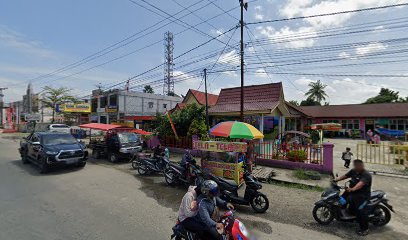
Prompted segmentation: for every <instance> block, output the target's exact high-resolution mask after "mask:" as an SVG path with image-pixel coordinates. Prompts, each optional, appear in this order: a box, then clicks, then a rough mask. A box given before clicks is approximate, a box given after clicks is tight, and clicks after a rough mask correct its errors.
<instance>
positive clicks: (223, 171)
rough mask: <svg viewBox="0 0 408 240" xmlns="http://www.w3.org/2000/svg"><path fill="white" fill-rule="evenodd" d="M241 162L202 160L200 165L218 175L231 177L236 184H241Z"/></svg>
mask: <svg viewBox="0 0 408 240" xmlns="http://www.w3.org/2000/svg"><path fill="white" fill-rule="evenodd" d="M242 165H243V163H242V162H241V163H224V162H213V161H202V162H201V167H202V168H203V169H206V170H209V171H210V172H211V173H212V174H214V175H215V176H218V177H223V178H228V179H233V180H234V181H235V182H236V183H237V184H241V182H242V177H243V172H242Z"/></svg>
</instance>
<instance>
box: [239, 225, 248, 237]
mask: <svg viewBox="0 0 408 240" xmlns="http://www.w3.org/2000/svg"><path fill="white" fill-rule="evenodd" d="M238 226H239V231H241V233H242V235H244V237H246V238H247V237H248V230H247V229H246V227H245V225H244V224H243V223H242V222H239V225H238Z"/></svg>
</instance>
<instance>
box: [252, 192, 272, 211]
mask: <svg viewBox="0 0 408 240" xmlns="http://www.w3.org/2000/svg"><path fill="white" fill-rule="evenodd" d="M250 204H251V207H252V208H253V209H254V210H255V212H257V213H264V212H266V210H268V208H269V200H268V198H267V197H266V195H265V194H262V193H257V194H255V195H254V196H252V199H251V202H250Z"/></svg>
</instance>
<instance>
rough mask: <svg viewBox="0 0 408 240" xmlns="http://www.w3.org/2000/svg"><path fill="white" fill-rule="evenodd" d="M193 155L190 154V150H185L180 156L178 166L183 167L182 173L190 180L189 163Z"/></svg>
mask: <svg viewBox="0 0 408 240" xmlns="http://www.w3.org/2000/svg"><path fill="white" fill-rule="evenodd" d="M193 160H194V159H193V156H192V155H191V152H190V150H186V151H185V153H184V155H183V157H182V158H181V162H180V166H181V167H183V168H184V171H183V173H184V175H185V176H186V179H187V180H190V176H191V168H190V164H192V163H193V162H194V161H193Z"/></svg>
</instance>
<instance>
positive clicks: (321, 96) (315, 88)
mask: <svg viewBox="0 0 408 240" xmlns="http://www.w3.org/2000/svg"><path fill="white" fill-rule="evenodd" d="M308 86H309V87H310V89H309V90H308V91H307V92H306V93H305V96H306V97H307V98H308V99H309V98H310V99H312V100H314V101H316V102H319V103H321V102H322V101H323V100H326V97H327V94H326V92H325V91H324V89H325V88H326V87H327V85H325V84H323V83H321V82H320V80H318V81H317V82H310V83H309V85H308Z"/></svg>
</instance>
